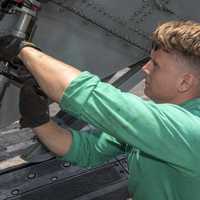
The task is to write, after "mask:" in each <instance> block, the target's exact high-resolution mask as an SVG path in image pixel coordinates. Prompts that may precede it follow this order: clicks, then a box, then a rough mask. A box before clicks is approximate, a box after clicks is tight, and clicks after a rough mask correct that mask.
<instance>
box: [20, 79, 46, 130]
mask: <svg viewBox="0 0 200 200" xmlns="http://www.w3.org/2000/svg"><path fill="white" fill-rule="evenodd" d="M36 85H37V84H36V82H35V81H34V80H33V79H31V80H28V81H26V82H25V84H24V86H23V87H22V89H21V91H20V100H19V110H20V113H21V120H20V124H21V127H22V128H25V127H30V128H35V127H38V126H41V125H43V124H45V123H47V122H49V120H50V117H49V107H48V99H47V96H46V95H45V94H44V93H43V92H42V91H38V89H36Z"/></svg>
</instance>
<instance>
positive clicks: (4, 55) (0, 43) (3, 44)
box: [0, 35, 38, 61]
mask: <svg viewBox="0 0 200 200" xmlns="http://www.w3.org/2000/svg"><path fill="white" fill-rule="evenodd" d="M27 46H29V47H33V48H36V49H38V48H37V47H36V46H35V45H34V44H32V43H30V42H26V41H24V40H23V39H22V38H18V37H16V36H12V35H6V36H0V60H2V61H11V60H12V59H13V58H15V57H17V55H18V54H19V53H20V51H21V50H22V49H23V48H24V47H27Z"/></svg>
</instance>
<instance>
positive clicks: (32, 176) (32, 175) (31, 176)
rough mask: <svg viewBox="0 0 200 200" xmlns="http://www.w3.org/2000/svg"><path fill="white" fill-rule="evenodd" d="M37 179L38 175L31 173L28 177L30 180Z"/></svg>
mask: <svg viewBox="0 0 200 200" xmlns="http://www.w3.org/2000/svg"><path fill="white" fill-rule="evenodd" d="M35 177H36V174H35V173H30V174H29V175H28V179H34V178H35Z"/></svg>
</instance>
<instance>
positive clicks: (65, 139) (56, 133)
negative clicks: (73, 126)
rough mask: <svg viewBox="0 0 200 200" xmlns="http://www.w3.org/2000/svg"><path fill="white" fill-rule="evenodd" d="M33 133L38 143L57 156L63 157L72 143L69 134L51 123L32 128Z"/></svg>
mask: <svg viewBox="0 0 200 200" xmlns="http://www.w3.org/2000/svg"><path fill="white" fill-rule="evenodd" d="M33 131H34V132H35V134H36V135H37V136H38V137H39V139H40V141H41V142H42V143H43V144H44V145H45V146H46V147H47V148H48V149H49V150H50V151H52V152H54V153H55V154H56V155H58V156H63V155H64V154H65V153H66V152H67V151H68V150H69V149H70V146H71V143H72V136H71V133H70V132H69V131H68V130H66V129H63V128H61V127H59V126H57V125H56V124H55V123H54V122H53V121H50V122H48V123H46V124H44V125H42V126H39V127H37V128H34V129H33Z"/></svg>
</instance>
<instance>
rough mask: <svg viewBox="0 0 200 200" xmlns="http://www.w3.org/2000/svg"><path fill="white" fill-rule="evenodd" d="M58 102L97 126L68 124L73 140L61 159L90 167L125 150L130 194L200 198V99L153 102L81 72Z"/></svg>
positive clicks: (167, 199) (144, 198)
mask: <svg viewBox="0 0 200 200" xmlns="http://www.w3.org/2000/svg"><path fill="white" fill-rule="evenodd" d="M60 106H61V108H62V109H63V110H65V111H67V112H68V113H71V114H73V115H74V116H76V117H78V118H80V119H83V120H84V121H86V122H88V123H90V124H92V125H94V126H95V127H97V128H99V129H100V130H102V132H101V133H98V134H80V133H79V132H77V131H75V130H72V136H73V143H72V146H71V148H70V151H69V152H68V153H66V155H64V156H63V157H62V159H64V160H67V161H71V162H72V163H74V164H77V165H80V166H84V167H89V166H96V165H99V164H102V163H104V162H105V161H107V160H109V159H111V158H113V157H114V156H116V155H118V154H121V153H124V152H125V153H126V154H127V156H128V166H129V180H128V183H129V191H130V192H131V193H132V194H133V195H134V200H172V199H173V200H199V199H200V99H194V100H190V101H187V102H185V103H183V104H181V105H174V104H167V103H164V104H156V103H154V102H152V101H145V100H143V99H141V98H139V97H137V96H135V95H133V94H131V93H124V92H122V91H120V90H119V89H116V88H115V87H113V86H112V85H110V84H107V83H103V82H101V81H100V79H99V78H98V77H97V76H94V75H92V74H90V73H88V72H82V73H81V74H80V76H79V77H77V78H76V79H75V80H73V81H72V82H71V84H70V86H69V87H68V88H67V89H66V90H65V92H64V94H63V97H62V99H61V101H60Z"/></svg>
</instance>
